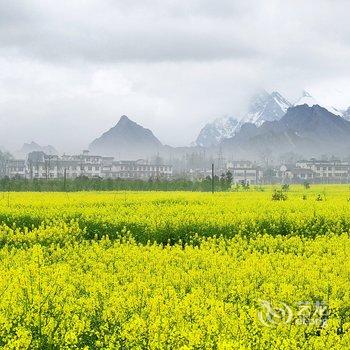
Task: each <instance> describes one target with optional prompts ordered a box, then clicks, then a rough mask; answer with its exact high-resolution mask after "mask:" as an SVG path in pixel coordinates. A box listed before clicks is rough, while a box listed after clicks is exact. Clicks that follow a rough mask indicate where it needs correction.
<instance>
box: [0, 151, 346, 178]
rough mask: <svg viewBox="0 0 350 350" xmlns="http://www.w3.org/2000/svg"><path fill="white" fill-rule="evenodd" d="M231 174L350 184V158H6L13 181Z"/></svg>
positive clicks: (0, 168) (4, 173) (4, 174)
mask: <svg viewBox="0 0 350 350" xmlns="http://www.w3.org/2000/svg"><path fill="white" fill-rule="evenodd" d="M212 164H213V165H214V174H215V176H218V177H220V176H222V175H224V174H227V173H228V172H230V173H231V175H232V183H233V184H247V185H259V184H273V183H282V184H284V183H287V184H290V183H305V182H308V183H349V182H350V162H349V161H343V160H340V159H336V158H331V159H315V158H313V159H310V160H298V161H295V162H293V163H291V162H290V163H279V164H272V165H268V164H266V163H264V162H261V163H259V162H253V161H249V160H236V161H226V160H225V159H223V158H218V159H213V160H211V161H208V164H207V165H206V166H203V165H202V166H201V167H191V166H190V165H189V164H187V165H185V166H182V167H179V166H175V167H174V165H173V164H166V163H165V162H163V160H162V159H161V158H160V157H159V156H158V157H154V161H149V160H144V159H139V160H115V159H114V158H113V157H105V156H101V155H94V154H91V153H90V152H89V151H88V150H85V151H83V152H82V153H81V154H77V155H66V154H64V155H62V156H58V155H48V154H46V153H45V152H42V151H40V152H39V151H34V152H30V153H29V154H28V155H27V157H26V159H14V158H9V159H6V160H2V161H1V162H0V177H1V178H9V179H38V180H39V179H41V180H50V179H64V178H65V179H76V178H80V177H86V178H90V179H94V178H95V179H97V178H100V179H126V180H143V181H148V180H152V179H158V180H164V181H170V180H175V179H187V180H192V181H195V180H202V179H205V178H208V177H211V176H212Z"/></svg>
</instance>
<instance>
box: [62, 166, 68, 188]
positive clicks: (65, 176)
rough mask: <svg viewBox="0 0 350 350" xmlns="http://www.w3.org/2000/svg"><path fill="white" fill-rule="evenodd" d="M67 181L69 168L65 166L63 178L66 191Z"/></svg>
mask: <svg viewBox="0 0 350 350" xmlns="http://www.w3.org/2000/svg"><path fill="white" fill-rule="evenodd" d="M66 183H67V168H66V167H65V168H64V178H63V188H64V192H66Z"/></svg>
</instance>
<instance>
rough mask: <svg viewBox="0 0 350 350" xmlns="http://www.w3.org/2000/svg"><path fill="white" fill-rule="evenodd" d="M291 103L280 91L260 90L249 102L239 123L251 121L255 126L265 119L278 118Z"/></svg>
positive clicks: (272, 119)
mask: <svg viewBox="0 0 350 350" xmlns="http://www.w3.org/2000/svg"><path fill="white" fill-rule="evenodd" d="M289 107H292V104H291V103H290V102H289V101H288V100H287V99H285V98H284V97H283V96H282V95H281V94H280V93H278V92H276V91H274V92H273V93H271V94H269V93H267V92H266V91H265V90H262V91H261V92H259V93H258V94H256V95H255V96H254V97H253V98H252V100H251V103H250V106H249V110H248V113H247V114H246V115H244V117H243V118H242V119H241V122H240V125H243V124H244V123H252V124H255V125H257V126H260V125H262V124H263V123H264V122H266V121H274V120H280V119H281V118H282V117H283V116H284V115H285V114H286V112H287V110H288V108H289Z"/></svg>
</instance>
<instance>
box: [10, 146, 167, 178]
mask: <svg viewBox="0 0 350 350" xmlns="http://www.w3.org/2000/svg"><path fill="white" fill-rule="evenodd" d="M4 174H5V176H9V177H11V178H15V177H20V178H29V179H59V178H64V177H66V178H68V179H75V178H77V177H81V176H86V177H88V178H111V179H117V178H121V179H143V180H148V179H150V178H162V179H170V178H171V176H172V174H173V170H172V166H170V165H158V164H149V163H148V162H146V161H144V160H138V161H114V159H113V157H102V156H96V155H90V154H89V152H88V151H84V152H83V153H82V154H80V155H63V156H62V157H59V156H56V155H47V154H45V153H44V152H32V153H30V154H29V155H28V158H27V160H11V161H9V162H8V163H7V165H6V169H5V170H4Z"/></svg>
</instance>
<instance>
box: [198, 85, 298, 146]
mask: <svg viewBox="0 0 350 350" xmlns="http://www.w3.org/2000/svg"><path fill="white" fill-rule="evenodd" d="M291 106H292V104H291V103H290V102H289V101H288V100H287V99H285V98H284V97H283V96H282V95H281V94H280V93H278V92H273V93H271V94H269V93H267V92H266V91H265V90H261V91H259V93H257V94H255V95H254V96H253V97H252V99H251V101H250V104H249V107H248V110H247V112H246V113H244V114H243V115H242V116H240V118H239V119H240V120H238V119H236V118H234V117H224V118H219V119H216V120H215V121H214V122H212V123H208V124H207V125H205V127H204V128H203V129H202V130H201V131H200V133H199V136H198V138H197V140H196V142H195V144H196V145H197V146H202V147H207V148H210V147H213V146H217V145H218V144H219V143H220V142H221V141H222V140H224V139H227V138H230V137H233V136H234V135H235V133H236V132H237V131H238V130H239V129H240V128H241V127H242V125H243V124H245V123H253V124H255V125H257V126H260V125H262V124H263V123H264V122H266V121H274V120H280V119H281V118H282V117H283V116H284V115H285V114H286V112H287V109H288V108H289V107H291Z"/></svg>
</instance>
